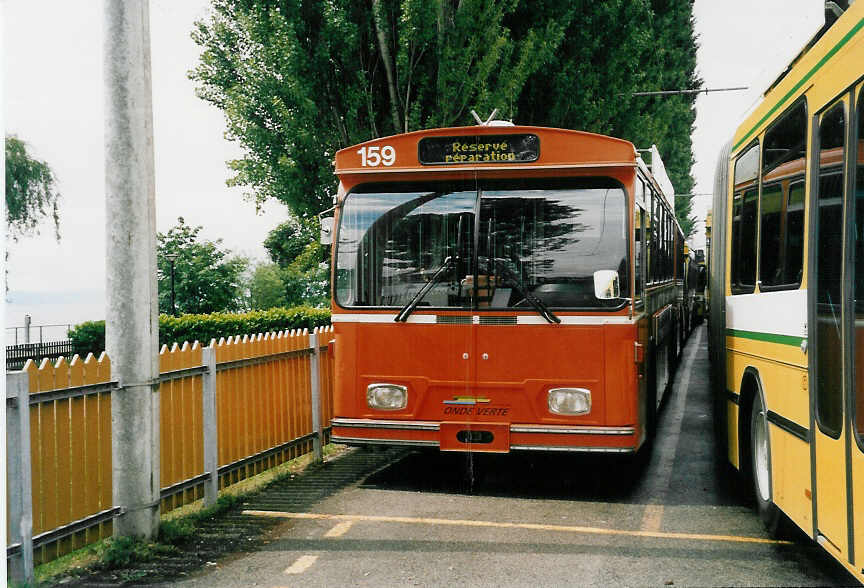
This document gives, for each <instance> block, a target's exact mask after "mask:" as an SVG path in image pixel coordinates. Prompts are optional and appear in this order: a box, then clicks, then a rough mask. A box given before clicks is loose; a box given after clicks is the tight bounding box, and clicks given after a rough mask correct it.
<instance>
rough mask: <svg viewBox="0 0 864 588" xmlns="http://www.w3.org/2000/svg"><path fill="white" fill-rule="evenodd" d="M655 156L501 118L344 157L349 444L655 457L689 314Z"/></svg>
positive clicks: (339, 279)
mask: <svg viewBox="0 0 864 588" xmlns="http://www.w3.org/2000/svg"><path fill="white" fill-rule="evenodd" d="M652 159H653V160H654V162H653V166H650V167H649V166H648V165H646V164H645V163H643V161H642V158H641V157H640V156H639V154H638V152H637V150H636V149H635V148H634V146H633V145H632V144H631V143H629V142H627V141H624V140H621V139H615V138H611V137H605V136H601V135H595V134H590V133H585V132H578V131H569V130H561V129H550V128H537V127H524V126H512V125H511V124H509V123H504V122H501V121H493V122H492V123H491V124H487V125H481V126H474V127H461V128H445V129H435V130H428V131H420V132H413V133H407V134H404V135H397V136H393V137H386V138H382V139H376V140H373V141H369V142H366V143H363V144H360V145H356V146H354V147H349V148H347V149H343V150H341V151H339V152H338V153H337V154H336V174H337V175H338V177H339V181H340V183H339V192H338V195H337V197H336V213H335V223H334V224H335V232H334V235H333V251H332V253H333V280H332V284H333V319H332V320H333V323H334V327H335V352H334V353H335V369H336V389H335V396H334V418H333V421H332V439H333V441H335V442H339V443H347V444H351V445H365V444H384V445H405V446H428V447H434V448H440V449H441V450H442V451H476V452H499V453H503V452H509V451H511V450H541V451H581V452H604V453H629V452H635V451H636V450H638V449H639V448H640V446H641V445H642V444H643V443H644V442H645V440H646V438H650V435H651V430H652V426H653V423H654V417H655V414H656V410H657V407H658V405H659V404H660V401H661V400H662V396H663V392H664V391H665V390H666V388H667V384H668V382H669V380H670V373H671V369H672V367H673V366H674V362H675V358H676V357H677V354H678V348H679V337H678V336H677V335H676V333H677V331H678V327H677V322H678V320H679V305H680V300H681V299H682V296H681V295H680V293H679V292H678V291H677V290H678V289H680V288H681V287H682V286H681V285H680V283H681V282H682V280H680V279H679V280H677V282H676V273H677V274H678V276H680V273H681V271H682V269H681V268H682V266H683V262H682V253H683V238H682V236H681V232H680V228H679V227H678V225H677V223H676V221H675V219H674V215H673V213H672V208H671V206H670V205H669V203H668V201H667V198H666V197H665V196H664V195H663V194H664V189H663V187H661V184H664V185H666V186H667V187H666V189H665V192H666V194H669V195H671V193H672V191H671V185H669V182H668V179H664V178H665V173H663V174H662V177H656V176H657V174H656V173H655V174H652V172H651V168H652V167H653V168H654V171H655V172H657V171H658V169H661V168H662V164H660V162H659V156H657V155H656V150H654V155H653V157H652Z"/></svg>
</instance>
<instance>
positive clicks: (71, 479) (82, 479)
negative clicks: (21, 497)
mask: <svg viewBox="0 0 864 588" xmlns="http://www.w3.org/2000/svg"><path fill="white" fill-rule="evenodd" d="M24 371H25V372H27V374H28V375H29V378H28V379H29V383H30V390H29V391H30V394H31V395H37V396H38V395H40V394H41V395H43V397H44V400H42V401H40V402H38V403H35V404H31V405H30V448H31V456H30V472H31V486H32V508H33V535H34V536H36V535H40V534H43V533H47V532H49V531H51V530H53V529H55V528H57V527H61V526H64V525H67V524H69V523H70V522H72V521H77V520H80V519H83V518H85V517H87V516H88V515H92V514H95V513H98V512H101V511H103V510H106V509H109V508H111V393H110V389H107V388H102V389H101V390H100V391H96V392H93V393H89V394H88V393H85V394H81V395H76V396H74V397H71V398H69V397H67V398H63V397H60V398H56V399H55V398H52V397H51V395H47V394H45V393H49V392H55V391H60V390H65V389H69V388H75V387H79V386H92V385H94V384H101V383H105V382H108V381H109V380H110V379H111V361H110V360H109V359H108V357H107V356H106V355H105V354H104V353H103V354H102V356H101V357H100V358H99V359H98V360H97V359H96V358H95V357H94V356H93V355H92V354H90V355H88V356H87V358H86V359H85V360H81V358H80V357H78V356H77V355H76V356H74V357H73V358H72V361H71V362H68V363H67V361H66V359H65V358H62V357H61V358H60V359H59V360H57V362H56V363H54V364H51V363H50V362H49V360H47V359H46V360H43V361H42V364H41V365H40V366H38V367H37V366H36V364H35V363H34V362H32V361H28V362H27V364H25V366H24ZM8 459H9V456H7V461H8ZM10 522H11V521H10ZM111 532H112V523H111V520H110V519H109V520H108V521H105V522H103V523H100V524H98V525H94V526H93V527H90V528H88V529H86V530H83V531H80V532H78V533H75V534H73V535H71V536H69V537H65V538H63V539H61V540H59V541H56V542H52V543H49V544H47V545H44V546H41V547H40V548H38V549H37V550H36V551H35V552H34V560H35V561H37V562H42V561H49V560H51V559H54V558H56V557H58V556H60V555H63V554H65V553H68V552H70V551H73V550H75V549H78V548H79V547H83V546H84V545H87V544H88V543H92V542H94V541H97V540H99V539H101V538H103V537H107V536H110V535H111Z"/></svg>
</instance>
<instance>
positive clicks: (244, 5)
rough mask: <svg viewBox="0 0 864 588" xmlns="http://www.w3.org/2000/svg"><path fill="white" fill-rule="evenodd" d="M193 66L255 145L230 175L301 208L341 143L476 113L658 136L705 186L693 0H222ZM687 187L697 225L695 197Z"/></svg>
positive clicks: (322, 193)
mask: <svg viewBox="0 0 864 588" xmlns="http://www.w3.org/2000/svg"><path fill="white" fill-rule="evenodd" d="M212 7H213V10H212V13H211V16H210V17H209V18H208V19H206V20H202V21H200V22H198V23H196V28H195V30H194V32H193V34H192V36H193V39H194V40H195V42H196V43H198V44H199V45H200V46H201V47H202V49H203V52H202V55H201V60H200V63H199V65H198V66H197V67H196V68H195V69H194V70H192V71H191V72H190V77H191V78H192V79H193V80H194V81H195V82H196V83H197V88H198V94H199V96H200V97H201V98H203V99H204V100H207V101H208V102H210V103H212V104H214V105H215V106H217V107H218V108H220V109H221V110H222V111H223V112H224V113H225V117H226V120H227V124H228V137H229V138H231V139H233V140H236V141H238V142H239V143H240V144H241V145H242V146H243V148H244V151H245V156H244V157H243V158H242V159H240V160H237V161H232V162H230V164H229V165H230V167H231V169H232V170H233V171H234V176H233V177H232V179H231V180H230V183H232V184H234V185H240V186H246V187H247V188H249V190H250V193H249V194H248V196H249V197H250V198H252V199H254V200H255V201H256V202H262V201H264V200H267V199H269V198H275V199H277V200H279V201H281V202H283V203H284V204H286V205H287V206H288V208H289V210H290V212H291V214H293V215H294V216H295V217H296V218H298V219H304V218H310V217H312V216H313V215H314V214H316V213H318V212H320V211H321V210H323V209H324V208H326V207H328V206H329V204H330V195H331V194H333V192H334V191H335V188H336V180H335V178H334V177H333V173H332V168H331V162H332V160H333V157H334V154H335V152H336V150H338V149H340V148H343V147H347V146H350V145H353V144H356V143H359V142H362V141H365V140H368V139H372V138H375V137H381V136H385V135H389V134H393V133H400V132H406V131H410V130H416V129H422V128H431V127H441V126H452V125H462V124H470V123H472V122H473V121H472V118H471V117H470V114H469V112H470V110H471V109H475V110H477V111H479V112H480V113H482V114H484V115H485V114H486V113H488V112H490V111H491V110H492V109H493V108H499V109H500V111H501V116H502V117H504V118H511V119H514V118H515V119H516V120H517V121H518V122H519V123H523V124H536V125H543V126H558V127H565V128H574V129H584V130H589V131H593V132H598V133H603V134H609V135H613V136H618V137H622V138H625V139H628V140H630V141H632V142H634V143H635V144H636V145H638V146H640V147H643V146H644V147H648V146H650V145H651V144H652V143H654V144H657V145H658V147H659V149H660V151H661V153H662V154H663V156H664V161H665V162H666V167H667V169H668V171H669V175H670V177H671V179H672V181H673V184H674V185H675V187H676V190H677V191H678V192H679V193H689V192H690V190H691V187H692V184H693V180H692V177H691V176H690V167H691V164H692V160H693V157H692V147H691V144H690V132H691V130H692V126H693V122H694V120H695V111H694V108H693V106H694V103H695V97H694V96H693V95H690V96H676V97H671V98H670V97H656V98H648V97H635V96H632V94H633V92H635V91H644V90H661V89H662V90H665V89H675V88H696V87H698V85H699V83H700V81H699V79H698V78H697V76H696V75H695V63H696V62H695V59H696V44H695V39H694V32H693V17H692V8H693V7H692V0H686V1H683V2H682V1H675V2H673V1H672V0H606V1H604V2H596V1H589V0H531V1H529V0H364V1H361V2H356V1H352V0H328V1H327V2H319V1H317V0H279V1H277V0H257V1H256V0H213V4H212ZM676 200H678V201H679V202H678V207H677V208H678V211H679V213H678V214H679V219H680V220H681V221H682V224H684V226H685V231H689V228H688V225H687V223H689V222H690V221H691V220H694V219H691V217H689V216H688V215H689V200H690V199H689V198H686V197H682V198H678V199H676Z"/></svg>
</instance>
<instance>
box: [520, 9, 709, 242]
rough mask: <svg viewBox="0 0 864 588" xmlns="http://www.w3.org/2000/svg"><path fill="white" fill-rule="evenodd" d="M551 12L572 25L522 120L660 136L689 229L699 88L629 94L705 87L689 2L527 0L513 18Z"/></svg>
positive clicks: (533, 84)
mask: <svg viewBox="0 0 864 588" xmlns="http://www.w3.org/2000/svg"><path fill="white" fill-rule="evenodd" d="M549 20H560V21H566V22H568V23H569V25H568V28H567V32H566V34H565V36H564V42H563V44H562V45H561V48H560V50H559V51H558V52H557V53H556V54H555V55H554V56H553V58H552V60H551V63H550V64H549V65H548V66H547V67H545V68H543V69H541V70H538V71H537V72H535V73H534V74H533V75H532V76H531V78H530V79H529V80H528V83H527V84H526V85H525V90H524V91H523V92H522V94H521V95H520V99H519V103H518V108H517V110H518V113H519V119H520V122H521V123H525V124H537V125H543V126H553V127H562V128H569V129H581V130H586V131H591V132H595V133H601V134H605V135H611V136H614V137H620V138H623V139H627V140H629V141H631V142H632V143H634V144H635V145H636V146H637V147H638V148H648V147H650V146H651V145H652V144H656V145H657V147H658V149H659V150H660V153H661V155H662V156H663V162H664V164H665V166H666V169H667V172H668V174H669V177H670V179H671V181H672V184H673V186H674V187H675V191H676V193H678V194H687V195H688V196H678V197H676V198H675V212H676V216H677V217H678V220H679V222H680V223H681V225H682V228H683V230H684V233H685V234H686V235H689V234H690V233H691V232H692V231H693V229H694V225H695V221H696V219H695V218H694V217H692V216H691V215H690V210H691V207H692V196H689V194H690V192H691V191H692V188H693V183H694V182H693V178H692V176H691V175H690V170H691V167H692V164H693V150H692V143H691V139H690V136H691V133H692V130H693V124H694V122H695V119H696V111H695V101H696V98H695V95H693V94H689V95H677V96H633V95H632V94H633V93H634V92H641V91H656V90H671V89H685V88H686V89H694V88H698V87H699V86H700V85H701V80H700V79H699V78H698V77H697V76H696V73H695V70H696V43H695V34H694V30H693V6H692V1H691V0H687V1H684V2H680V1H672V0H606V1H604V2H589V1H588V0H579V1H576V2H573V1H571V0H546V1H544V2H522V3H521V4H520V5H519V8H518V9H517V10H516V11H515V12H514V14H513V16H512V19H511V22H510V26H511V28H512V29H513V34H514V35H517V36H518V35H522V34H525V33H524V30H526V29H529V30H530V28H531V27H532V26H536V24H535V23H536V22H537V21H540V22H543V21H549Z"/></svg>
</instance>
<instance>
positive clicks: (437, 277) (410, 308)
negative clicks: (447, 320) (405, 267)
mask: <svg viewBox="0 0 864 588" xmlns="http://www.w3.org/2000/svg"><path fill="white" fill-rule="evenodd" d="M455 261H456V258H455V257H453V256H452V255H448V256H447V258H446V259H445V260H444V263H442V264H441V267H439V268H438V271H436V272H435V274H434V275H433V276H432V278H430V280H429V281H428V282H426V284H424V285H423V287H422V288H420V290H419V291H418V292H417V293H416V294H415V295H414V298H412V299H411V300H410V301H408V304H406V305H405V306H403V307H402V310H400V311H399V314H397V315H396V318H395V319H393V320H394V321H396V322H397V323H398V322H403V323H404V322H405V321H407V320H408V317H409V316H410V315H411V313H412V312H414V309H415V308H417V305H418V304H420V301H421V300H423V297H424V296H426V294H427V293H428V292H429V290H431V289H432V287H433V286H435V284H437V283H438V282H440V281H441V276H443V275H444V272H446V271H447V270H449V269H450V268H451V267H452V266H453V263H454V262H455Z"/></svg>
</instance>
